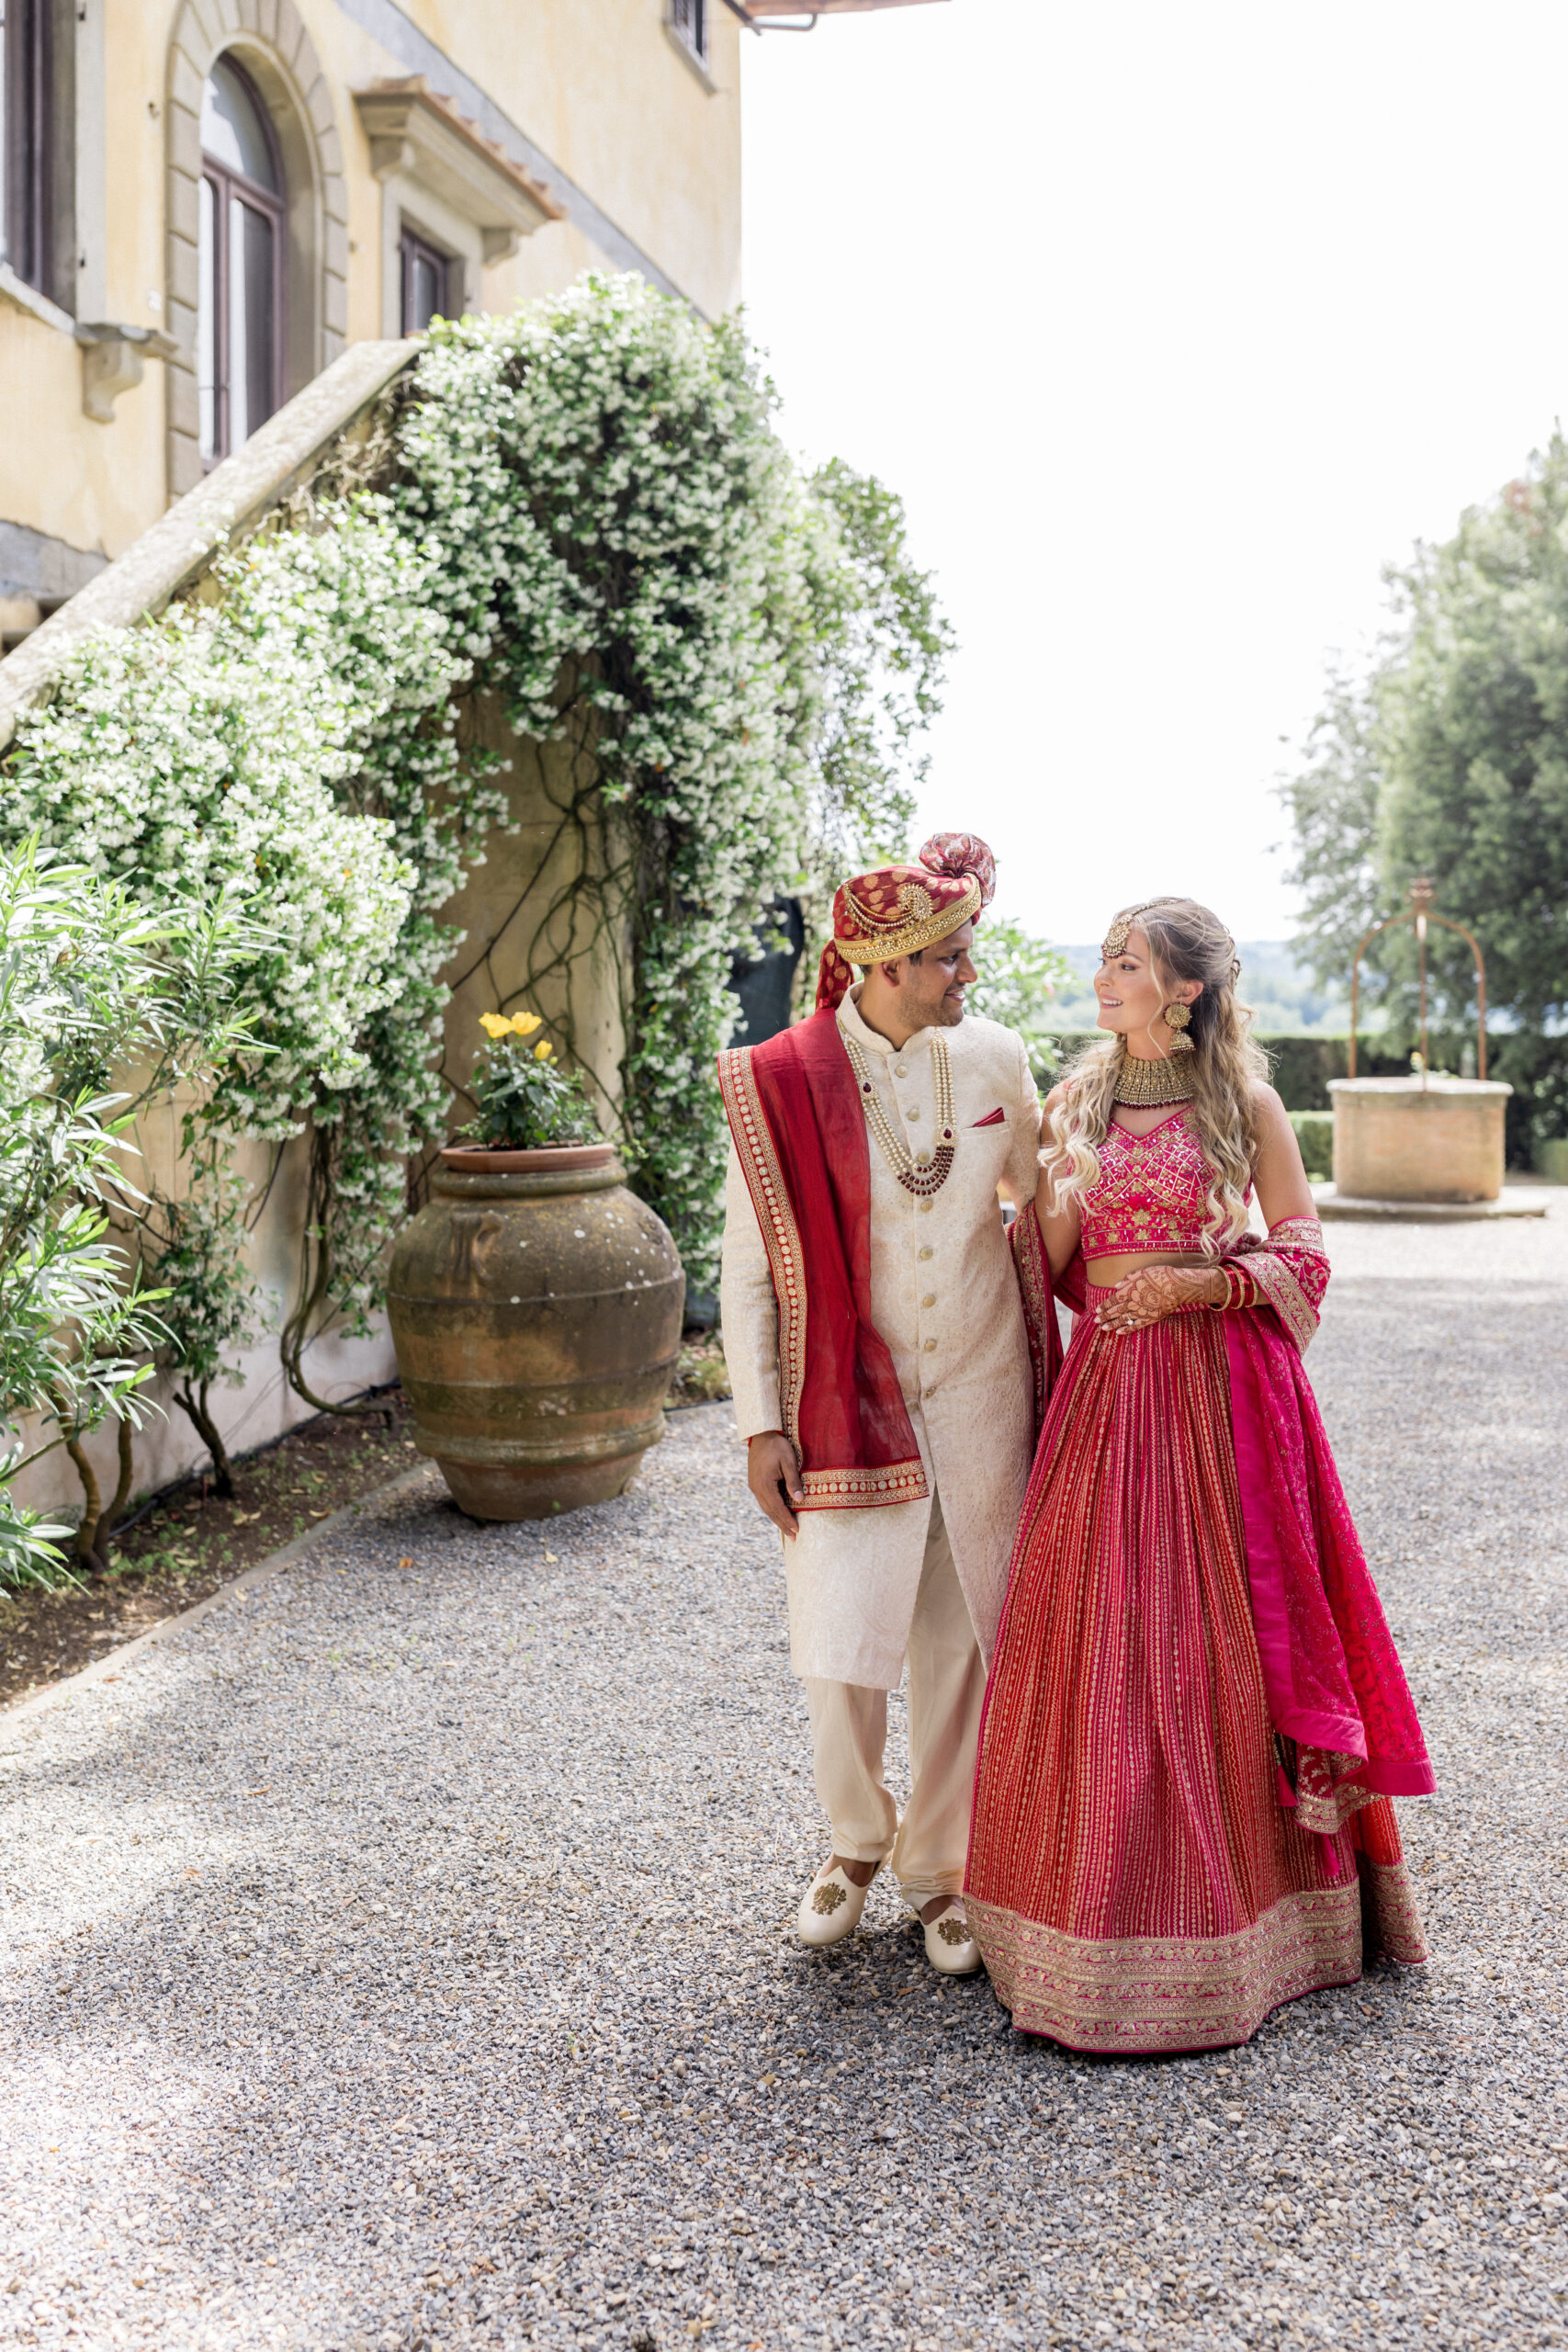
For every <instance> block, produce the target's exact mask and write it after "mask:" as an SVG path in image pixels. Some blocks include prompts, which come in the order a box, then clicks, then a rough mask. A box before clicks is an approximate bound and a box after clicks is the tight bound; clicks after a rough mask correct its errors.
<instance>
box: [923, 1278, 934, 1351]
mask: <svg viewBox="0 0 1568 2352" xmlns="http://www.w3.org/2000/svg"><path fill="white" fill-rule="evenodd" d="M920 1305H921V1306H935V1305H936V1293H935V1291H934V1290H928V1291H927V1293H926V1295H925V1296H924V1298H922V1299H921V1301H920ZM926 1344H927V1345H928V1347H929V1346H930V1345H931V1341H930V1340H928V1341H927V1343H926Z"/></svg>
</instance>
